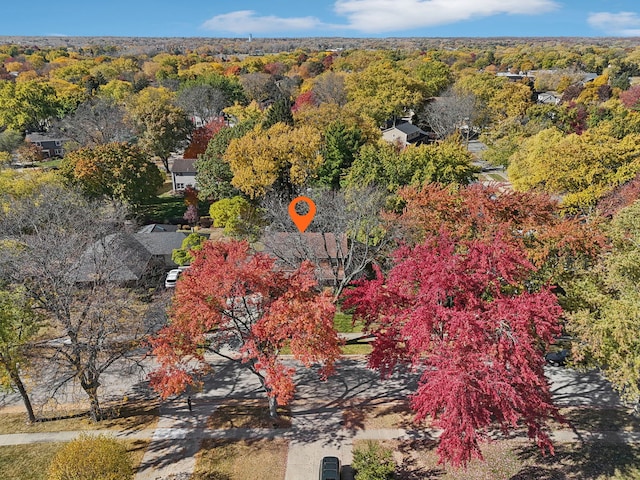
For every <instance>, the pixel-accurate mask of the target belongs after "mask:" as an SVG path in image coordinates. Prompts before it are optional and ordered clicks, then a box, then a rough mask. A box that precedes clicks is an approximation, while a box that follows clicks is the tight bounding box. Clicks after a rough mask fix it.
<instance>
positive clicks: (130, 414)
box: [0, 401, 159, 478]
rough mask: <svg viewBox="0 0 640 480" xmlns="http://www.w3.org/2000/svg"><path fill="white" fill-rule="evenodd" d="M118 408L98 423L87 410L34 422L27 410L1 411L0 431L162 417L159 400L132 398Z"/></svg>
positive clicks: (147, 424) (139, 423) (149, 422)
mask: <svg viewBox="0 0 640 480" xmlns="http://www.w3.org/2000/svg"><path fill="white" fill-rule="evenodd" d="M115 412H117V413H118V415H119V416H118V417H116V418H112V419H108V420H103V421H102V422H98V423H95V422H92V421H91V420H90V419H89V417H88V414H87V412H86V410H84V411H77V412H65V414H64V415H60V416H57V417H48V418H47V417H45V418H44V419H43V421H39V422H36V423H34V424H28V423H25V419H26V415H25V414H24V413H0V434H6V433H40V432H64V431H69V430H98V429H110V430H119V431H122V430H142V429H145V428H153V427H154V426H155V424H156V423H157V421H158V415H159V410H158V402H157V401H154V402H131V403H128V404H125V405H123V406H121V407H119V408H118V409H117V410H116V411H115ZM0 478H2V477H1V476H0Z"/></svg>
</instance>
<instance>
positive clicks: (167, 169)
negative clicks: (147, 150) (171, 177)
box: [162, 158, 171, 173]
mask: <svg viewBox="0 0 640 480" xmlns="http://www.w3.org/2000/svg"><path fill="white" fill-rule="evenodd" d="M162 165H163V166H164V169H165V170H166V171H167V173H171V170H169V158H163V159H162Z"/></svg>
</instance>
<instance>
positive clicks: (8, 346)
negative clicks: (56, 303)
mask: <svg viewBox="0 0 640 480" xmlns="http://www.w3.org/2000/svg"><path fill="white" fill-rule="evenodd" d="M40 326H41V319H40V316H39V315H38V314H37V313H36V312H35V310H34V309H33V307H32V304H31V302H30V301H29V300H28V298H26V297H25V296H24V295H23V294H22V293H21V292H20V291H19V290H18V291H15V292H9V291H3V290H0V387H5V388H9V389H11V390H12V389H14V388H15V389H17V390H18V392H19V393H20V396H21V397H22V402H23V403H24V406H25V408H26V410H27V416H28V418H29V422H31V423H33V422H35V421H36V417H35V414H34V413H33V407H32V405H31V400H30V398H29V393H28V392H27V388H26V387H25V385H24V383H23V382H22V377H21V366H22V367H23V366H24V364H25V363H26V361H27V357H26V356H25V351H24V349H25V347H26V346H27V344H28V342H29V341H30V340H32V339H33V337H34V336H35V335H36V333H37V332H38V330H39V328H40Z"/></svg>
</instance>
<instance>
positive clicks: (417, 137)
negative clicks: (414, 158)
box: [382, 121, 429, 147]
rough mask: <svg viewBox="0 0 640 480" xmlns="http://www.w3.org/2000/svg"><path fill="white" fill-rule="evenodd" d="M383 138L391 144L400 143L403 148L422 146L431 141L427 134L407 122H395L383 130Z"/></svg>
mask: <svg viewBox="0 0 640 480" xmlns="http://www.w3.org/2000/svg"><path fill="white" fill-rule="evenodd" d="M382 138H384V139H385V140H386V141H387V142H389V143H398V144H400V145H401V146H402V147H406V146H407V145H420V144H421V143H424V142H426V141H427V140H428V139H429V135H428V133H427V132H425V131H424V130H422V129H421V128H420V127H417V126H416V125H414V124H413V123H410V122H407V121H398V122H394V123H393V124H392V125H391V126H390V127H387V128H385V129H383V130H382Z"/></svg>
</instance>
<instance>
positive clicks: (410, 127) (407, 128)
mask: <svg viewBox="0 0 640 480" xmlns="http://www.w3.org/2000/svg"><path fill="white" fill-rule="evenodd" d="M392 128H393V127H392ZM395 128H396V129H398V130H400V131H401V132H402V133H406V134H407V135H411V134H412V133H422V134H426V133H425V132H424V131H422V129H421V128H419V127H416V126H415V125H414V124H413V123H409V122H404V123H398V124H396V126H395Z"/></svg>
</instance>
